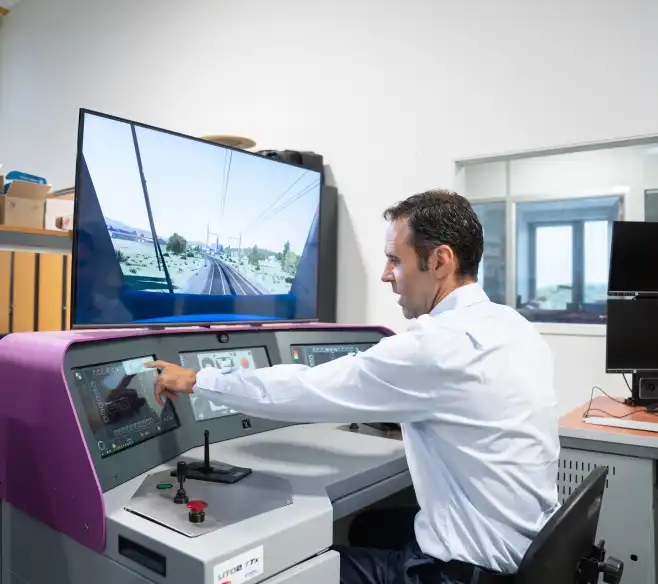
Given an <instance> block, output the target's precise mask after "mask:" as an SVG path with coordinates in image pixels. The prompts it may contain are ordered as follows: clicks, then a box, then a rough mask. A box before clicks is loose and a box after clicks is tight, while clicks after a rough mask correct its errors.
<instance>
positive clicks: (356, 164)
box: [0, 0, 658, 403]
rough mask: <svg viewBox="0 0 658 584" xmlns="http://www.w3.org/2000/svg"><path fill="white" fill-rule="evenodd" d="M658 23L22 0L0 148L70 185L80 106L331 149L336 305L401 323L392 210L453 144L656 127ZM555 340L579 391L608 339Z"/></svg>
mask: <svg viewBox="0 0 658 584" xmlns="http://www.w3.org/2000/svg"><path fill="white" fill-rule="evenodd" d="M656 21H658V3H656V2H655V0H627V1H626V2H623V3H622V2H600V1H598V0H577V1H573V0H554V1H553V2H550V3H549V2H541V3H539V2H518V1H517V0H500V1H499V2H491V1H489V0H462V1H461V2H454V1H450V2H448V1H447V0H446V1H443V0H407V1H406V2H400V1H393V0H379V1H378V2H353V1H350V0H314V1H313V2H308V1H303V0H287V1H286V2H271V1H269V0H241V1H240V2H228V1H220V0H196V1H195V2H193V3H180V2H175V1H174V0H140V1H139V2H135V1H134V0H115V1H113V2H112V3H111V5H110V4H108V2H106V1H101V0H23V1H22V2H21V3H20V4H19V5H18V6H17V7H16V9H15V10H14V11H12V13H11V14H10V16H9V17H7V18H5V19H4V21H3V22H2V25H1V28H0V160H2V161H3V162H4V163H6V165H7V167H10V168H14V167H16V168H21V169H23V170H26V171H28V172H29V171H32V172H36V173H39V174H45V175H47V176H48V177H49V178H50V180H51V181H52V182H53V184H54V185H55V186H56V187H66V186H70V185H71V184H72V182H73V172H74V153H75V139H76V124H77V109H78V108H79V107H80V106H84V107H89V108H94V109H98V110H101V111H106V112H110V113H114V114H116V115H119V116H123V117H127V118H132V119H137V120H141V121H145V122H148V123H151V124H154V125H158V126H164V127H167V128H170V129H174V130H179V131H182V132H186V133H191V134H196V135H201V134H206V133H212V132H215V133H220V132H221V133H237V134H244V135H247V136H251V137H254V139H256V140H257V141H258V142H259V146H262V147H275V148H277V147H281V148H305V149H313V150H316V151H318V152H321V153H323V154H324V155H325V156H326V158H327V161H328V162H329V163H330V164H331V165H332V167H333V171H334V174H335V177H336V182H337V184H338V186H339V187H340V190H341V192H342V194H343V196H344V205H343V213H342V216H341V219H342V227H341V234H340V237H341V246H340V249H339V256H340V257H339V265H340V266H341V272H340V279H339V306H340V310H339V315H340V319H341V320H343V321H366V322H373V323H374V322H377V323H383V324H388V325H391V326H393V327H396V328H398V327H400V326H403V321H402V318H401V316H400V315H399V310H398V308H397V306H396V304H395V300H394V298H392V295H391V294H390V292H389V290H388V289H387V288H386V287H385V286H383V285H381V284H380V283H379V281H378V278H379V273H380V269H381V267H382V260H383V257H382V237H383V232H384V224H383V222H382V220H381V218H380V209H382V208H383V207H384V206H386V205H387V204H388V203H391V202H393V201H394V200H397V199H399V198H402V197H405V196H406V195H408V194H410V193H413V192H415V191H419V190H421V189H425V188H428V187H432V186H437V185H441V186H450V185H451V184H453V182H454V168H453V160H454V159H456V158H462V157H472V156H477V155H480V154H489V153H498V152H510V151H519V150H529V149H535V148H539V147H547V146H553V145H562V144H565V143H577V142H584V141H595V140H600V139H608V138H614V137H623V136H629V135H639V134H649V133H658V108H656V105H655V96H656V94H658V69H656V67H655V63H654V61H655V58H654V56H655V55H656V53H657V52H658V37H656V35H655V31H654V24H653V23H655V22H656ZM172 171H175V169H172ZM550 342H551V344H552V345H553V346H554V349H555V353H556V357H557V362H558V379H559V381H560V385H561V388H560V393H561V396H563V397H564V396H577V398H574V399H573V400H571V401H575V402H579V401H583V399H585V397H587V396H588V395H589V386H591V384H592V383H593V382H595V381H596V380H597V379H598V378H599V376H600V373H599V372H600V371H601V368H602V367H603V357H602V353H601V351H600V348H597V349H596V350H594V349H593V348H592V347H591V345H590V342H591V339H589V338H578V337H564V338H562V337H555V338H551V339H550ZM565 403H566V402H565ZM569 403H571V402H569Z"/></svg>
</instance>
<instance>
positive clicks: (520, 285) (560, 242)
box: [515, 196, 622, 324]
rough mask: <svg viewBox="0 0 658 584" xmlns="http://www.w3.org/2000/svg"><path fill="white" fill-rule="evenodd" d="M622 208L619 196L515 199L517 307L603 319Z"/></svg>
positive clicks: (545, 314)
mask: <svg viewBox="0 0 658 584" xmlns="http://www.w3.org/2000/svg"><path fill="white" fill-rule="evenodd" d="M621 211H622V197H620V196H611V197H592V198H578V199H571V200H569V199H566V200H559V201H545V202H531V203H516V213H515V214H516V308H517V309H518V310H519V311H520V312H521V313H522V314H524V315H525V316H526V317H527V318H528V319H530V320H533V321H539V322H572V323H595V324H596V323H600V322H602V321H603V318H604V317H605V308H606V300H607V287H608V263H609V258H610V233H611V230H612V223H613V221H617V220H618V219H619V218H620V217H621Z"/></svg>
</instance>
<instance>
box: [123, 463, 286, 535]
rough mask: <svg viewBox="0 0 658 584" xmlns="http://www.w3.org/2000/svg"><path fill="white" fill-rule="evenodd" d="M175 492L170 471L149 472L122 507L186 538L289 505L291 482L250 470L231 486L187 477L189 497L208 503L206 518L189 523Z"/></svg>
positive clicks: (187, 513)
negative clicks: (175, 499)
mask: <svg viewBox="0 0 658 584" xmlns="http://www.w3.org/2000/svg"><path fill="white" fill-rule="evenodd" d="M176 491H177V483H176V481H175V480H174V479H172V478H171V475H170V472H169V471H164V472H159V473H155V474H150V475H149V476H147V477H146V478H145V479H144V482H142V484H141V486H140V487H139V489H137V492H136V493H135V494H134V495H133V497H132V498H131V499H130V501H129V502H128V505H126V507H125V509H126V511H130V512H131V513H134V514H135V515H139V516H140V517H144V518H145V519H149V520H150V521H153V522H155V523H158V524H160V525H163V526H165V527H168V528H169V529H172V530H173V531H177V532H178V533H181V534H183V535H186V536H187V537H198V536H200V535H203V534H205V533H210V532H211V531H215V530H216V529H219V528H220V527H226V526H227V525H231V524H233V523H239V522H240V521H244V520H246V519H250V518H252V517H255V516H257V515H261V514H262V513H267V512H268V511H274V510H275V509H280V508H281V507H285V506H287V505H291V504H292V487H291V486H290V483H289V482H288V481H287V480H285V479H281V478H279V477H275V476H272V475H268V474H265V473H260V472H253V473H252V474H250V475H249V476H248V477H246V478H245V479H243V480H241V481H240V482H239V483H235V484H232V485H231V484H222V483H211V482H207V481H197V480H193V479H190V480H187V481H185V491H186V492H187V496H188V498H189V500H190V501H204V502H205V503H207V505H208V506H207V508H206V509H205V514H206V517H205V521H204V522H203V523H192V522H190V520H189V509H188V507H187V505H185V504H184V503H183V504H177V503H174V496H175V494H176Z"/></svg>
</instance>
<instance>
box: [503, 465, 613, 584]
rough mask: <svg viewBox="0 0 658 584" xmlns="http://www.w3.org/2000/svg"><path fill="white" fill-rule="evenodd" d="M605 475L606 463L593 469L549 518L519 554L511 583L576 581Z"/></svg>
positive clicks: (595, 522)
mask: <svg viewBox="0 0 658 584" xmlns="http://www.w3.org/2000/svg"><path fill="white" fill-rule="evenodd" d="M607 476H608V469H607V468H606V467H599V468H597V469H595V470H594V471H593V472H592V473H591V474H590V475H589V476H588V477H587V478H586V479H585V480H584V481H583V482H582V483H581V484H580V485H579V486H578V488H577V489H576V490H575V491H574V492H573V493H572V494H571V496H570V497H569V498H568V499H567V500H566V501H565V502H564V504H563V505H562V507H561V508H560V509H558V511H557V512H556V513H555V514H554V515H553V517H551V518H550V519H549V521H548V522H547V523H546V525H545V526H544V528H543V529H542V530H541V531H540V532H539V535H538V536H537V537H536V538H535V540H534V541H533V542H532V544H530V547H529V548H528V551H527V552H526V554H525V556H523V560H522V562H521V565H520V566H519V570H518V572H517V575H516V578H515V580H514V583H515V584H556V583H559V584H575V583H576V582H578V580H577V574H578V564H579V563H580V561H581V560H582V559H583V558H586V557H589V556H590V554H591V553H592V548H593V546H594V545H595V543H596V541H595V540H596V530H597V527H598V525H599V514H600V512H601V501H602V499H603V491H604V489H605V482H606V478H607Z"/></svg>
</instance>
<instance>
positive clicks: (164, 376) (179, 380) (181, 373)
mask: <svg viewBox="0 0 658 584" xmlns="http://www.w3.org/2000/svg"><path fill="white" fill-rule="evenodd" d="M144 367H148V368H150V369H160V370H161V371H160V375H158V378H157V380H156V382H155V386H154V388H153V393H154V394H155V401H156V402H158V404H159V405H160V406H164V401H163V400H162V398H163V396H164V397H167V398H176V397H178V394H179V393H187V394H190V393H192V389H193V388H194V384H195V383H196V371H193V370H191V369H185V368H183V367H179V366H178V365H174V364H173V363H167V362H166V361H152V362H151V363H145V364H144Z"/></svg>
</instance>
